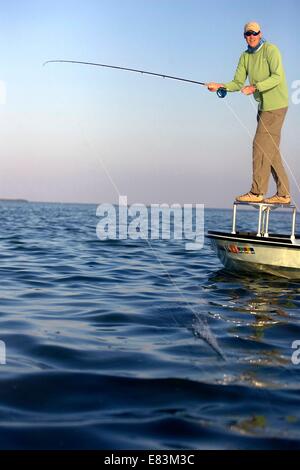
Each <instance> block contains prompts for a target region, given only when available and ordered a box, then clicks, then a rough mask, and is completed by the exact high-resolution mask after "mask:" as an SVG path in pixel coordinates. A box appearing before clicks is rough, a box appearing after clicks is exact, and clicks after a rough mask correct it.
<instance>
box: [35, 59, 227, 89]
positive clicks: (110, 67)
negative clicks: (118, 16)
mask: <svg viewBox="0 0 300 470" xmlns="http://www.w3.org/2000/svg"><path fill="white" fill-rule="evenodd" d="M50 63H64V64H81V65H93V66H95V67H106V68H108V69H117V70H127V71H128V72H135V73H142V74H145V75H154V76H155V77H162V78H169V79H171V80H178V81H180V82H187V83H195V84H197V85H202V86H207V83H204V82H198V81H196V80H188V79H187V78H181V77H173V76H172V75H165V74H162V73H154V72H147V71H146V70H138V69H129V68H127V67H120V66H118V65H107V64H97V63H95V62H82V61H79V60H62V59H57V60H47V61H46V62H44V64H43V65H47V64H50ZM217 95H218V97H219V98H225V96H226V95H227V90H226V88H223V87H220V88H218V90H217Z"/></svg>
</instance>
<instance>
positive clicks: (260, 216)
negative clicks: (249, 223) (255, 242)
mask: <svg viewBox="0 0 300 470" xmlns="http://www.w3.org/2000/svg"><path fill="white" fill-rule="evenodd" d="M262 211H263V206H262V205H261V206H259V216H258V228H257V234H256V236H257V237H261V222H262Z"/></svg>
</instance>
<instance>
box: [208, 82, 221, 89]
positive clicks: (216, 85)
mask: <svg viewBox="0 0 300 470" xmlns="http://www.w3.org/2000/svg"><path fill="white" fill-rule="evenodd" d="M206 86H207V88H208V89H209V91H217V90H218V89H219V88H224V85H223V84H222V83H215V82H210V83H207V85H206Z"/></svg>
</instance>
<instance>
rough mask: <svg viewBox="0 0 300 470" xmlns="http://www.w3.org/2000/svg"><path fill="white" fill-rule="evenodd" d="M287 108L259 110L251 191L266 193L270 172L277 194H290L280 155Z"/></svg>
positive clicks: (254, 142) (254, 143)
mask: <svg viewBox="0 0 300 470" xmlns="http://www.w3.org/2000/svg"><path fill="white" fill-rule="evenodd" d="M287 110H288V108H282V109H276V110H274V111H259V112H258V116H257V122H258V125H257V130H256V134H255V138H254V141H253V182H252V188H251V192H252V193H254V194H266V192H267V191H268V184H269V178H270V174H271V173H272V176H273V178H274V180H275V182H276V185H277V194H278V196H287V195H288V194H290V190H289V181H288V177H287V174H286V172H285V169H284V167H283V164H282V160H281V155H280V150H279V146H280V137H281V129H282V126H283V122H284V118H285V116H286V113H287Z"/></svg>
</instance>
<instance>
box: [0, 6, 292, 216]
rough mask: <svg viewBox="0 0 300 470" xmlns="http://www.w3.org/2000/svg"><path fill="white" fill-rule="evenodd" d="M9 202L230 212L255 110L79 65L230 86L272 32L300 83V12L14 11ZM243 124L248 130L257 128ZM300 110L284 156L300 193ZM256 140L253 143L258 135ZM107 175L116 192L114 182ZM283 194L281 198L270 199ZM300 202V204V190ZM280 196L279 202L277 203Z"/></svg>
mask: <svg viewBox="0 0 300 470" xmlns="http://www.w3.org/2000/svg"><path fill="white" fill-rule="evenodd" d="M0 5H1V9H0V57H1V66H0V71H1V72H0V80H1V81H2V82H4V83H5V85H6V88H7V100H6V104H1V105H0V142H1V147H0V148H1V170H0V197H5V198H15V197H17V198H27V199H30V200H36V201H65V202H72V201H75V202H95V203H100V202H117V197H118V195H117V192H116V189H115V187H114V185H113V184H112V181H113V182H114V184H115V185H116V187H117V188H118V190H119V191H120V193H121V194H124V195H127V196H128V199H129V202H130V203H133V202H145V203H158V202H160V203H161V202H167V203H175V202H179V203H204V204H206V205H207V206H211V207H225V206H230V205H231V202H232V200H233V198H234V197H235V196H236V195H237V194H239V193H242V192H246V191H248V190H249V189H250V181H251V146H252V143H251V135H252V134H253V133H254V131H255V109H254V107H253V103H251V100H253V99H252V98H249V97H245V96H243V95H241V94H238V93H235V94H230V95H229V96H228V98H226V102H225V100H220V99H218V98H217V97H216V96H215V95H214V94H211V93H209V92H208V91H207V90H206V89H205V88H203V87H200V86H197V85H188V84H182V83H180V82H173V81H170V80H163V79H160V78H154V77H147V76H142V75H140V74H132V73H128V72H122V71H114V70H107V69H102V68H94V67H84V66H76V65H55V64H51V65H48V66H46V67H43V66H42V64H43V62H44V61H46V60H49V59H58V58H59V59H75V60H84V61H94V62H101V63H108V64H116V65H121V66H122V65H123V66H127V67H133V68H141V69H144V70H150V71H154V72H159V73H166V74H170V75H177V76H182V77H186V78H191V79H195V80H200V81H221V82H222V81H229V80H230V79H231V78H232V77H233V74H234V70H235V67H236V65H237V61H238V58H239V55H240V53H241V52H242V51H243V50H244V49H245V43H244V38H243V35H242V32H243V25H244V24H245V22H247V21H249V20H253V19H254V20H257V21H259V22H260V23H261V25H262V29H263V32H264V35H265V37H266V38H267V39H268V40H269V41H271V42H273V43H275V44H277V45H278V46H279V47H280V49H281V51H282V54H283V58H284V64H285V68H286V72H287V78H288V83H289V87H290V91H291V94H292V91H293V90H292V89H291V87H292V83H293V82H294V81H295V80H299V81H300V67H299V59H300V41H299V37H298V34H299V18H300V2H299V0H286V1H284V2H283V1H279V0H261V1H260V2H259V3H253V7H252V6H251V2H238V1H234V0H233V1H232V2H225V6H224V2H223V1H220V0H214V1H213V2H202V1H200V0H60V1H58V0H51V1H50V0H26V1H25V2H21V1H20V0H10V2H7V1H4V0H1V3H0ZM227 105H230V107H231V108H232V109H233V110H234V113H235V114H236V115H237V116H238V118H239V120H241V121H242V122H243V123H244V125H245V126H246V128H247V131H246V130H245V128H243V127H242V126H241V124H240V122H239V121H238V120H237V118H236V116H235V115H234V113H232V111H231V110H230V108H229V107H228V106H227ZM299 130H300V104H298V105H296V104H292V103H291V105H290V110H289V114H288V118H287V121H286V125H285V129H284V133H283V140H282V151H283V152H282V153H283V157H284V158H285V159H286V160H287V162H288V164H289V166H290V168H291V170H292V171H293V174H294V177H295V178H296V180H297V181H298V184H300V166H299V157H300V153H299ZM249 133H250V135H249ZM103 164H104V166H105V167H106V169H107V171H108V173H109V175H110V177H111V179H112V181H111V179H110V178H109V177H108V175H107V173H106V172H105V170H104V167H103ZM271 190H272V187H271V188H270V191H271ZM292 190H293V195H294V197H295V198H296V199H298V198H300V194H299V191H298V189H297V187H296V184H295V182H294V181H293V182H292ZM271 192H272V191H271Z"/></svg>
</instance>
